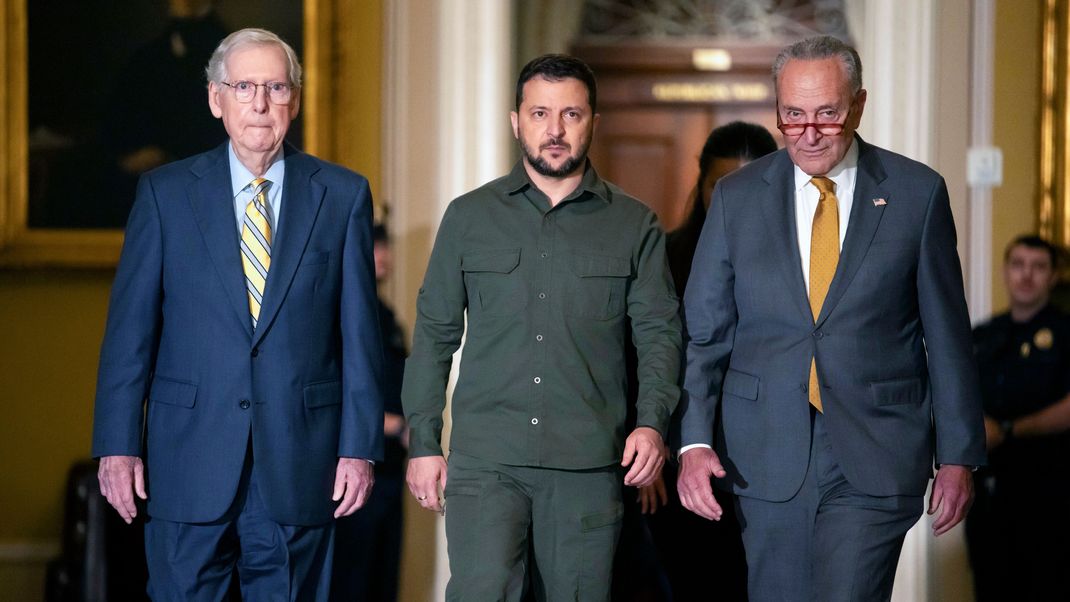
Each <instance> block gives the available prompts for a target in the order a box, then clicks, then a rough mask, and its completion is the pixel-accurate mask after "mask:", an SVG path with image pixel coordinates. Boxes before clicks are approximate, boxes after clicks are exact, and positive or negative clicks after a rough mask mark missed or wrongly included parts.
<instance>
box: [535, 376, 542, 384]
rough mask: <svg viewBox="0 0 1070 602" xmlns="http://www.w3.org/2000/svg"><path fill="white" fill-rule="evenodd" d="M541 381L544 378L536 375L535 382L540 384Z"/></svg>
mask: <svg viewBox="0 0 1070 602" xmlns="http://www.w3.org/2000/svg"><path fill="white" fill-rule="evenodd" d="M541 382H542V379H541V378H539V377H538V376H536V377H535V384H539V383H541Z"/></svg>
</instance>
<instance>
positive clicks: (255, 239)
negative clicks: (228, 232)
mask: <svg viewBox="0 0 1070 602" xmlns="http://www.w3.org/2000/svg"><path fill="white" fill-rule="evenodd" d="M249 186H250V187H252V189H253V200H251V201H249V204H248V205H246V207H245V216H244V218H243V219H242V226H241V264H242V270H243V271H244V272H245V290H246V292H248V294H249V315H250V316H251V317H252V319H253V328H256V323H257V322H258V321H259V320H260V304H261V303H263V302H264V286H265V285H266V284H267V275H268V269H270V268H271V222H269V221H268V210H267V191H268V188H270V187H271V182H269V181H267V180H265V179H264V178H257V179H255V180H253V181H252V183H251V184H249Z"/></svg>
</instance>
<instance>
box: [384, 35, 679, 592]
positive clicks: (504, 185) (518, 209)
mask: <svg viewBox="0 0 1070 602" xmlns="http://www.w3.org/2000/svg"><path fill="white" fill-rule="evenodd" d="M595 109H596V87H595V81H594V74H593V73H592V72H591V70H590V68H589V67H588V66H587V65H586V64H584V63H583V62H582V61H579V60H578V59H575V58H572V57H568V56H563V55H546V56H542V57H539V58H536V59H534V60H533V61H531V62H530V63H528V64H527V65H526V66H525V67H524V68H523V70H522V71H521V73H520V77H519V80H518V81H517V89H516V111H514V112H513V113H512V114H511V117H512V124H513V134H514V135H515V136H516V138H517V140H518V141H519V143H520V149H521V151H522V157H521V160H520V161H519V162H518V163H517V164H516V166H515V167H514V168H513V170H512V171H511V172H510V173H509V174H508V175H506V176H505V177H503V178H499V179H497V180H494V181H492V182H490V183H488V184H486V185H484V186H482V187H480V188H478V189H476V190H474V191H472V192H470V193H468V194H465V195H463V196H461V197H459V198H457V199H455V200H454V201H453V202H452V203H451V204H450V206H449V208H448V209H447V210H446V213H445V215H444V216H443V218H442V223H441V226H440V228H439V231H438V238H437V240H436V241H435V246H434V250H433V251H432V253H431V260H430V263H429V265H428V268H427V274H426V276H425V277H424V283H423V286H422V287H421V289H420V294H419V298H418V300H417V318H416V326H415V328H414V333H413V334H414V337H413V350H412V354H411V356H410V357H409V361H408V365H407V366H406V374H405V383H404V388H403V391H402V403H403V405H404V408H405V413H406V416H407V418H408V423H409V426H410V429H411V431H410V432H411V435H410V456H411V459H410V460H409V468H408V475H407V480H408V484H409V489H410V491H412V494H413V495H414V496H415V497H416V499H417V500H418V501H419V502H420V504H421V505H422V506H423V507H424V508H428V509H430V510H435V511H442V510H443V508H445V513H446V536H447V539H448V552H449V557H450V572H451V578H450V582H449V585H448V586H447V591H446V597H447V599H448V600H473V601H480V602H482V601H484V600H518V599H520V596H521V595H522V591H523V589H524V586H525V583H528V582H529V581H530V582H531V583H533V585H534V590H535V591H534V593H535V595H536V597H537V598H540V599H545V598H549V599H552V600H557V599H568V600H575V599H579V600H585V601H587V600H608V597H609V577H610V573H611V567H612V562H613V552H614V548H615V544H616V541H617V538H618V535H619V533H620V520H621V515H622V506H621V499H620V496H621V482H622V479H621V473H622V472H624V470H625V468H622V467H627V473H626V474H625V475H624V477H623V483H624V485H629V486H643V485H646V484H649V483H650V482H652V481H653V479H654V477H655V476H657V474H658V473H659V472H660V470H661V467H662V464H663V463H664V461H665V457H666V454H667V452H666V447H665V444H664V442H663V436H664V434H665V429H666V427H667V424H668V421H669V416H670V415H671V414H672V411H673V409H674V408H675V407H676V403H677V399H678V396H679V389H678V387H677V384H676V379H677V375H678V373H679V370H680V352H681V334H680V321H679V318H678V317H677V304H678V303H677V299H676V295H675V293H674V291H673V285H672V280H671V277H670V275H669V271H668V267H667V264H666V260H665V243H664V235H663V233H662V231H661V229H660V227H659V226H658V223H657V220H656V218H655V216H654V214H653V213H652V212H651V211H650V210H649V209H647V208H646V207H645V206H644V205H643V204H642V203H640V202H639V201H637V200H636V199H634V198H632V197H629V196H627V195H626V194H624V193H623V192H621V190H620V189H619V188H617V187H616V186H614V185H612V184H610V183H608V182H606V181H604V180H602V179H601V178H599V177H598V174H597V173H595V170H594V168H593V167H591V165H590V163H589V162H588V160H587V150H588V148H589V146H590V143H591V139H592V136H593V134H594V130H595V125H596V124H597V122H598V114H597V113H595ZM466 311H467V333H466V338H465V348H464V353H463V357H462V359H461V367H460V376H459V379H458V382H457V386H456V389H455V390H454V393H453V403H452V418H453V428H452V436H451V438H450V452H451V453H450V458H449V466H448V469H447V463H446V460H445V459H444V458H443V453H442V448H441V445H440V436H441V430H442V412H443V409H444V407H445V391H446V383H447V380H448V377H449V372H450V366H451V361H452V356H453V353H454V351H456V350H457V348H458V346H459V345H460V343H461V336H462V334H465V312H466ZM629 325H630V326H631V339H632V341H633V342H634V343H635V346H636V348H637V350H638V358H639V367H638V378H639V398H638V401H637V407H636V410H637V412H636V413H637V416H638V420H637V422H636V428H635V429H634V430H633V431H632V432H631V433H630V434H629V435H628V436H627V439H626V440H625V432H624V431H625V426H624V423H625V414H626V410H627V408H626V402H625V398H626V397H625V395H626V393H625V390H626V382H627V374H626V369H625V345H626V342H627V341H626V336H627V335H626V332H627V329H628V326H629ZM440 487H444V493H443V497H444V498H445V499H444V503H443V501H442V500H440V498H439V488H440ZM529 537H530V541H529ZM529 549H531V550H533V552H534V558H529V557H528V556H529V554H528V550H529Z"/></svg>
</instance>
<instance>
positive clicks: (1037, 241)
mask: <svg viewBox="0 0 1070 602" xmlns="http://www.w3.org/2000/svg"><path fill="white" fill-rule="evenodd" d="M1018 246H1022V247H1029V248H1030V249H1043V250H1045V251H1047V252H1048V257H1050V258H1051V268H1052V269H1053V270H1057V269H1058V268H1059V255H1060V254H1061V253H1062V251H1061V250H1060V249H1059V247H1057V246H1055V245H1053V244H1051V243H1050V242H1048V241H1047V240H1044V239H1043V238H1041V237H1039V236H1037V235H1036V234H1022V235H1019V236H1018V237H1017V238H1015V239H1014V240H1012V241H1011V242H1010V244H1008V245H1007V248H1006V250H1004V251H1003V261H1007V260H1008V259H1010V258H1011V250H1013V249H1014V247H1018Z"/></svg>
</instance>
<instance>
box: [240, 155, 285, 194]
mask: <svg viewBox="0 0 1070 602" xmlns="http://www.w3.org/2000/svg"><path fill="white" fill-rule="evenodd" d="M284 155H285V153H284V152H283V151H282V149H280V150H279V154H278V155H276V156H275V159H274V160H272V162H271V167H268V170H267V171H266V172H265V173H264V178H265V179H266V180H268V181H269V182H271V189H270V190H272V191H274V190H278V185H279V184H280V183H282V178H283V175H284V174H285V173H286V168H285V163H286V160H285V158H284ZM227 158H228V159H229V160H230V187H231V190H232V194H231V196H232V197H237V196H238V194H239V193H241V191H243V190H245V188H246V187H248V186H249V184H250V183H251V182H252V181H253V180H254V179H256V176H254V175H253V172H251V171H249V170H248V169H247V168H246V167H245V166H244V165H242V162H241V161H239V160H238V156H237V155H236V154H234V147H233V146H232V145H231V144H227ZM269 194H270V193H269Z"/></svg>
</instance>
